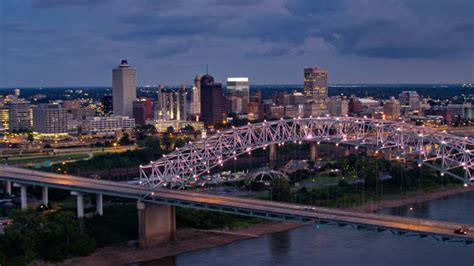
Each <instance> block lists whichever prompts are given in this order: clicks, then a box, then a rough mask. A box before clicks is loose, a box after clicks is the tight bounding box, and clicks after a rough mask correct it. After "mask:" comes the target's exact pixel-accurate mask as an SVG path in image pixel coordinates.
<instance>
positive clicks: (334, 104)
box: [328, 97, 349, 116]
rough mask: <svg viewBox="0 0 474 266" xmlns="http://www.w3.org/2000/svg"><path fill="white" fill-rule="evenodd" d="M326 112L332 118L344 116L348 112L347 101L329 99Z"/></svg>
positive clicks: (345, 99) (340, 98)
mask: <svg viewBox="0 0 474 266" xmlns="http://www.w3.org/2000/svg"><path fill="white" fill-rule="evenodd" d="M328 111H329V114H330V115H332V116H346V115H347V113H348V112H349V101H348V100H347V98H346V97H331V99H330V100H329V104H328Z"/></svg>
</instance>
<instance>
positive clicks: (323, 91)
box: [304, 67, 328, 101]
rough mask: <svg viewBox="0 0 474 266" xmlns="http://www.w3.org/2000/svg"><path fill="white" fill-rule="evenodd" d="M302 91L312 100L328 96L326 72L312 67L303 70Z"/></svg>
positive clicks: (321, 99)
mask: <svg viewBox="0 0 474 266" xmlns="http://www.w3.org/2000/svg"><path fill="white" fill-rule="evenodd" d="M304 93H305V95H306V97H308V98H309V99H312V100H314V101H324V100H326V99H327V97H328V72H327V70H326V69H322V68H318V67H312V68H306V69H305V70H304Z"/></svg>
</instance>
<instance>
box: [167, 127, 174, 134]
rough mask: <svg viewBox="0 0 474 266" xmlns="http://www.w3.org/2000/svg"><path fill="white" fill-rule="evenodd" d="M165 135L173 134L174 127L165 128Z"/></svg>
mask: <svg viewBox="0 0 474 266" xmlns="http://www.w3.org/2000/svg"><path fill="white" fill-rule="evenodd" d="M166 133H168V134H172V133H174V127H172V126H169V127H167V128H166Z"/></svg>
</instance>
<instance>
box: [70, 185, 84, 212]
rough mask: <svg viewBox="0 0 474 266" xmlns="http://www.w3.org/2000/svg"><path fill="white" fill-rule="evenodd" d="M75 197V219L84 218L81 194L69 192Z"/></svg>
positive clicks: (82, 196)
mask: <svg viewBox="0 0 474 266" xmlns="http://www.w3.org/2000/svg"><path fill="white" fill-rule="evenodd" d="M71 195H73V196H76V206H77V218H84V195H83V194H82V193H81V192H77V191H71Z"/></svg>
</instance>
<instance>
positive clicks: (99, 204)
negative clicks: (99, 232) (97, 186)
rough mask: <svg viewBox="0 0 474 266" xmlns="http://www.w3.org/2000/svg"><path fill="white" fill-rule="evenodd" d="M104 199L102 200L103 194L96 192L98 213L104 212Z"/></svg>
mask: <svg viewBox="0 0 474 266" xmlns="http://www.w3.org/2000/svg"><path fill="white" fill-rule="evenodd" d="M103 206H104V205H103V201H102V194H96V195H95V208H96V211H95V212H96V213H97V214H98V215H103V214H104V209H103Z"/></svg>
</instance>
